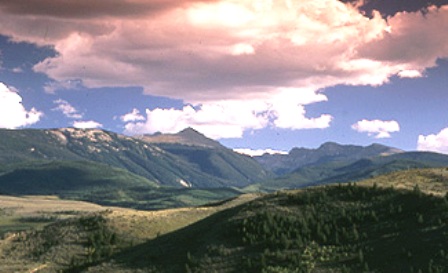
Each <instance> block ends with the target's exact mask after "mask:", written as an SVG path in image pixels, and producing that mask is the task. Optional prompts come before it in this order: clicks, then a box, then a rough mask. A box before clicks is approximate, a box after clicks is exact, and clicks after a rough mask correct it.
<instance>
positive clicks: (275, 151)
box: [233, 148, 288, 157]
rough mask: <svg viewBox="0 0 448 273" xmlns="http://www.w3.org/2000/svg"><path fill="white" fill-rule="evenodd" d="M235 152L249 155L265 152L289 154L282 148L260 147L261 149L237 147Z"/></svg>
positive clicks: (259, 154) (258, 154)
mask: <svg viewBox="0 0 448 273" xmlns="http://www.w3.org/2000/svg"><path fill="white" fill-rule="evenodd" d="M233 150H234V151H235V152H237V153H240V154H243V155H248V156H252V157H254V156H261V155H264V154H271V155H273V154H282V155H286V154H288V152H286V151H280V150H273V149H259V150H252V149H246V148H237V149H233Z"/></svg>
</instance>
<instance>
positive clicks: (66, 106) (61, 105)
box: [52, 99, 83, 119]
mask: <svg viewBox="0 0 448 273" xmlns="http://www.w3.org/2000/svg"><path fill="white" fill-rule="evenodd" d="M53 103H55V104H57V107H56V108H53V109H52V110H53V111H60V112H62V114H64V116H66V117H68V118H73V119H82V118H83V114H81V113H79V111H78V110H77V109H76V108H75V107H73V106H72V105H71V104H70V103H68V102H67V101H65V100H62V99H58V100H55V101H53Z"/></svg>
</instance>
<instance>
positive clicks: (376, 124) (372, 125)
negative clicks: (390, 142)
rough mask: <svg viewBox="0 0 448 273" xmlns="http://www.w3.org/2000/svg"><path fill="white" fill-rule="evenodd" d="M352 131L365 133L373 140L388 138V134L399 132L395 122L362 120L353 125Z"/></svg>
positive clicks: (398, 126)
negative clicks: (373, 138)
mask: <svg viewBox="0 0 448 273" xmlns="http://www.w3.org/2000/svg"><path fill="white" fill-rule="evenodd" d="M352 129H353V130H355V131H357V132H360V133H367V134H368V135H369V136H374V137H375V138H390V137H391V135H390V133H394V132H399V131H400V125H399V124H398V122H396V121H395V120H387V121H383V120H378V119H375V120H366V119H363V120H360V121H358V122H357V123H355V124H353V125H352Z"/></svg>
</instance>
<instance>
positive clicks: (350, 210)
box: [9, 184, 448, 273]
mask: <svg viewBox="0 0 448 273" xmlns="http://www.w3.org/2000/svg"><path fill="white" fill-rule="evenodd" d="M165 217H168V214H167V215H166V216H165ZM176 218H179V219H180V215H179V216H176V217H175V218H171V219H172V220H174V219H176ZM107 219H108V216H106V215H104V216H101V215H99V216H96V217H90V218H80V219H79V220H70V221H67V222H60V223H56V224H53V225H50V226H48V227H47V228H44V229H43V230H42V231H39V232H37V233H33V234H29V235H28V236H27V237H26V239H22V240H24V241H23V243H22V242H21V241H18V242H17V245H16V247H15V248H11V250H9V251H10V252H9V253H10V254H15V255H19V254H20V255H19V256H20V257H27V255H31V256H30V257H34V258H33V259H32V261H37V262H38V263H37V265H39V264H40V265H41V266H42V265H45V266H48V267H50V266H55V265H56V264H54V261H56V260H57V268H59V269H61V267H62V268H65V269H64V270H62V272H123V273H124V272H391V273H395V272H425V273H426V272H446V271H447V270H448V254H447V253H448V245H447V244H446V243H445V242H447V240H448V198H447V197H446V196H443V197H436V196H431V195H426V194H424V193H423V192H422V191H420V190H419V188H418V187H416V188H415V189H414V190H404V189H394V188H393V187H390V186H389V187H387V188H382V187H379V186H377V185H371V186H356V185H354V184H346V185H334V186H326V187H318V188H310V189H307V190H303V191H286V192H277V193H275V194H269V195H265V196H263V197H260V198H258V199H255V200H254V201H251V202H248V203H243V204H242V205H239V206H237V207H230V208H228V209H224V210H218V212H216V213H215V214H213V215H211V216H210V217H208V218H205V219H203V220H200V221H198V222H196V223H194V224H192V225H189V226H185V227H184V228H181V229H179V230H177V231H174V232H171V233H166V234H165V233H162V234H161V235H160V236H157V237H156V238H154V239H151V240H149V241H147V242H140V243H138V242H137V241H134V243H132V241H130V238H129V237H126V236H124V234H125V233H123V232H120V230H119V229H118V230H117V227H118V226H114V225H111V224H110V223H109V220H107ZM128 233H129V232H128ZM49 234H52V236H49ZM74 234H78V235H77V236H78V241H76V242H81V241H82V242H84V243H83V244H81V245H80V244H79V243H74V241H73V240H71V239H70V238H72V236H74ZM58 238H59V239H58ZM27 240H31V241H30V242H29V243H25V242H27ZM58 249H65V251H64V253H66V254H67V253H76V255H75V256H70V255H65V254H64V255H65V256H64V255H63V253H60V252H58V251H57V250H58ZM76 249H77V250H76ZM83 249H84V250H83ZM86 249H87V250H89V251H85V250H86ZM50 261H52V262H50ZM48 272H52V271H48Z"/></svg>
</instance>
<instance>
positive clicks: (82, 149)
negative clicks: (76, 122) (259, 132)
mask: <svg viewBox="0 0 448 273" xmlns="http://www.w3.org/2000/svg"><path fill="white" fill-rule="evenodd" d="M197 135H198V136H197V137H198V138H200V137H202V138H205V137H203V136H201V135H200V134H199V133H197ZM192 137H194V136H190V138H192ZM208 141H209V142H212V140H208ZM217 145H218V144H217ZM214 149H216V150H219V152H218V154H219V155H221V154H225V155H227V156H226V157H225V158H224V157H221V156H217V157H218V161H216V160H211V161H209V157H213V156H214ZM207 153H208V154H207V156H206V157H204V158H202V159H201V161H189V160H188V159H190V158H191V157H190V158H185V157H181V156H178V155H176V154H174V153H170V152H168V151H166V150H163V149H161V148H160V147H158V146H156V145H154V144H152V143H150V142H148V141H144V140H141V139H137V138H131V137H127V136H123V135H118V134H115V133H112V132H108V131H103V130H98V129H74V128H62V129H51V130H31V129H26V130H4V129H2V130H0V164H9V163H15V162H23V161H33V160H34V161H36V160H57V161H73V160H75V161H93V162H98V163H103V164H107V165H111V166H114V167H118V168H122V169H125V170H127V171H129V172H132V173H134V174H136V175H139V176H143V177H145V178H147V179H149V180H151V181H154V182H156V183H158V184H159V185H165V186H174V187H202V188H204V187H205V188H209V187H230V186H245V185H248V184H250V183H252V182H254V181H256V180H259V179H260V180H261V179H264V178H265V177H267V176H268V172H266V171H264V170H263V168H262V167H261V166H260V165H258V163H257V162H255V160H253V159H252V158H249V157H246V156H242V155H239V154H236V153H234V152H233V151H231V150H229V149H226V148H224V147H222V146H221V148H219V149H218V148H213V147H212V148H208V150H207ZM229 154H232V155H231V156H229ZM210 162H211V163H210ZM215 163H216V164H215ZM201 164H208V165H207V166H209V165H210V166H213V167H214V169H216V170H217V171H213V172H212V171H209V172H204V169H207V168H208V167H207V166H203V165H201ZM221 165H222V166H223V168H220V166H221ZM245 166H250V168H245ZM227 173H233V174H235V173H238V174H239V176H235V175H233V176H230V177H229V176H227Z"/></svg>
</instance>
